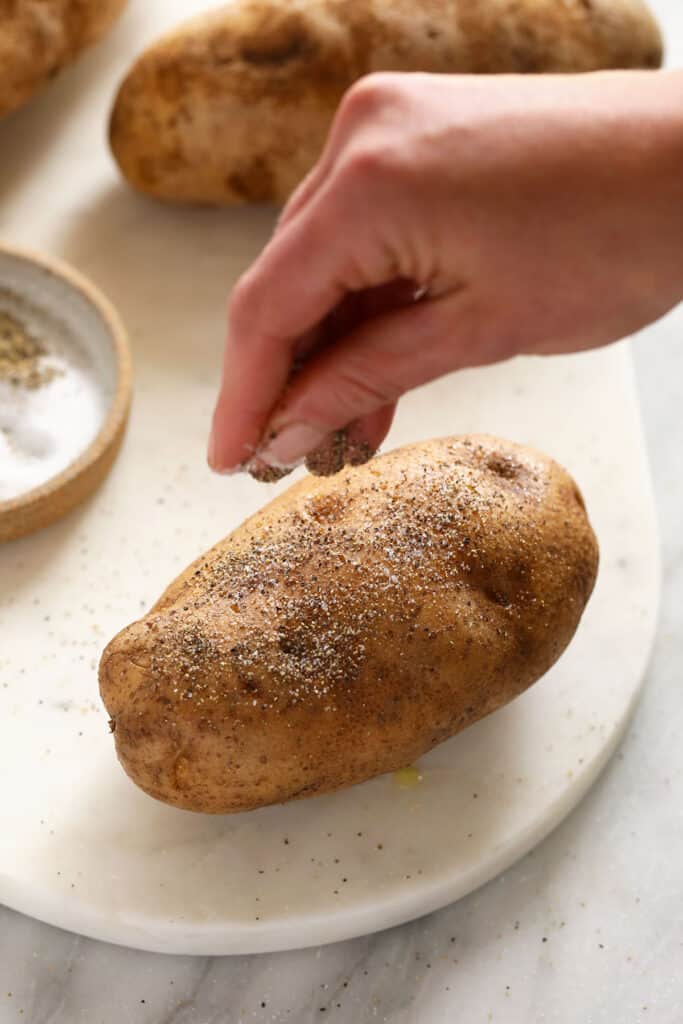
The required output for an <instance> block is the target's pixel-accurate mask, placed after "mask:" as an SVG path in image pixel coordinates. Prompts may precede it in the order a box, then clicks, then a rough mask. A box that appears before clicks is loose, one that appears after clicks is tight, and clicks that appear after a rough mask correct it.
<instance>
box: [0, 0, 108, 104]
mask: <svg viewBox="0 0 683 1024" xmlns="http://www.w3.org/2000/svg"><path fill="white" fill-rule="evenodd" d="M127 2H128V0H0V117H2V116H4V115H5V114H8V113H9V112H10V111H11V110H16V108H17V107H20V106H21V105H22V104H23V103H26V101H27V100H30V99H31V97H32V96H33V95H34V94H35V93H37V92H38V91H39V90H40V89H42V87H43V86H44V85H45V84H46V82H48V81H49V80H50V79H51V78H54V76H55V75H56V74H57V73H58V72H59V71H60V70H61V69H62V68H63V67H65V66H66V65H67V64H70V63H71V62H72V61H74V60H75V59H76V57H78V55H79V54H80V53H81V52H82V51H83V50H84V49H85V48H86V47H88V46H90V45H91V44H92V43H95V42H97V40H98V39H100V38H101V37H102V36H103V35H104V33H105V32H106V31H107V30H108V29H109V28H110V27H111V25H112V23H113V22H114V20H115V19H116V18H117V17H118V15H119V14H120V13H121V11H122V10H123V8H124V7H125V6H126V3H127Z"/></svg>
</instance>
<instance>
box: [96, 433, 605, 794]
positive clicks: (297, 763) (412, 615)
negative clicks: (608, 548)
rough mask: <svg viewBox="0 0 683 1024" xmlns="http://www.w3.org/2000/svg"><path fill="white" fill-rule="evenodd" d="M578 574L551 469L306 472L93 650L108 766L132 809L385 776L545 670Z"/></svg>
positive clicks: (584, 593)
mask: <svg viewBox="0 0 683 1024" xmlns="http://www.w3.org/2000/svg"><path fill="white" fill-rule="evenodd" d="M597 564H598V549H597V543H596V540H595V536H594V534H593V531H592V530H591V527H590V524H589V522H588V519H587V517H586V513H585V509H584V505H583V501H582V498H581V495H580V494H579V491H578V490H577V487H576V485H575V484H574V482H573V481H572V479H571V477H569V476H568V475H567V473H566V472H565V471H564V470H563V469H561V467H560V466H558V465H557V464H556V463H554V462H553V461H552V460H551V459H549V458H548V457H547V456H545V455H541V454H539V453H538V452H535V451H532V450H530V449H527V448H523V447H520V446H518V445H514V444H511V443H509V442H505V441H500V440H497V439H495V438H490V437H486V436H472V437H464V438H446V439H442V440H436V441H429V442H424V443H421V444H415V445H411V446H408V447H405V448H401V449H398V450H396V451H394V452H391V453H389V454H387V455H383V456H381V457H380V458H377V459H374V460H373V461H372V462H369V463H368V464H367V465H365V466H362V467H359V468H354V469H346V470H344V471H342V472H341V473H340V474H339V475H338V476H336V477H332V478H327V479H320V478H312V477H308V478H307V479H305V480H303V481H302V482H300V483H298V484H296V485H294V486H293V487H292V488H290V489H289V490H288V491H287V492H285V494H284V495H282V496H280V497H279V498H277V499H276V500H275V501H273V502H272V503H271V504H270V505H268V506H266V507H265V508H264V509H263V510H262V511H261V512H259V513H258V514H257V515H255V516H253V517H252V518H251V519H249V520H248V521H247V522H246V523H244V525H243V526H241V527H240V528H239V529H238V530H236V531H235V532H234V533H233V534H232V535H231V536H230V537H228V538H227V539H226V540H224V541H222V542H221V543H219V544H218V545H216V547H214V548H213V549H212V550H211V551H209V552H208V553H207V554H205V555H204V556H203V557H202V558H200V559H199V560H198V561H196V562H195V563H194V564H193V565H191V566H190V567H189V569H187V570H186V572H184V573H183V574H182V575H181V576H180V577H179V578H178V579H177V580H176V581H175V582H174V583H173V584H171V586H170V587H169V588H168V590H167V591H166V593H165V594H164V595H163V596H162V598H161V599H160V601H159V602H158V603H157V604H156V605H155V607H154V608H153V609H152V610H151V611H150V613H149V614H148V615H147V616H145V618H143V619H142V620H141V621H139V622H136V623H134V624H133V625H132V626H129V627H128V628H127V629H124V630H123V631H122V632H121V633H119V635H118V636H117V637H116V638H115V639H114V640H113V641H112V642H111V643H110V644H109V646H108V647H107V649H106V650H105V652H104V654H103V656H102V660H101V664H100V689H101V694H102V698H103V700H104V703H105V705H106V707H107V709H108V711H109V713H110V715H111V723H112V729H113V731H114V739H115V741H116V747H117V752H118V756H119V759H120V760H121V763H122V765H123V767H124V768H125V770H126V772H127V773H128V774H129V775H130V777H131V778H132V779H133V781H134V782H136V783H137V785H138V786H140V787H141V788H142V789H143V790H145V791H146V792H147V793H149V794H150V795H151V796H153V797H156V798H157V799H159V800H162V801H165V802H166V803H170V804H174V805H176V806H178V807H182V808H186V809H188V810H193V811H203V812H208V813H228V812H235V811H246V810H250V809H253V808H256V807H261V806H264V805H267V804H272V803H279V802H284V801H288V800H293V799H296V798H299V797H305V796H312V795H314V794H316V793H325V792H329V791H331V790H335V789H338V788H340V787H344V786H350V785H353V784H354V783H358V782H362V781H364V780H365V779H369V778H372V777H373V776H376V775H379V774H382V773H384V772H389V771H393V770H395V769H397V768H401V767H403V766H405V765H407V764H410V763H412V762H413V761H414V760H415V758H417V757H419V756H420V755H422V754H424V753H426V751H428V750H430V749H431V748H432V747H434V746H435V745H436V744H438V743H440V742H441V741H443V740H445V739H447V738H448V737H450V736H453V735H454V734H455V733H457V732H459V731H460V730H461V729H464V728H465V727H466V726H468V725H470V724H472V723H473V722H476V721H477V720H478V719H480V718H482V717H483V716H485V715H488V714H490V713H491V712H492V711H495V710H496V709H497V708H499V707H501V706H502V705H503V704H506V703H507V702H508V701H510V700H512V699H513V698H514V697H516V696H517V695H518V694H520V693H522V691H523V690H525V689H526V688H527V687H528V686H530V685H531V684H532V683H533V682H534V681H535V680H536V679H538V678H539V677H540V676H541V675H543V673H544V672H546V671H547V669H549V668H550V666H551V665H552V664H553V663H554V662H555V661H556V659H557V658H558V657H559V656H560V654H561V653H562V651H563V650H564V648H565V647H566V645H567V644H568V643H569V641H570V639H571V638H572V636H573V634H574V631H575V630H576V627H577V625H578V623H579V619H580V617H581V614H582V612H583V610H584V607H585V605H586V602H587V601H588V598H589V597H590V594H591V592H592V589H593V585H594V582H595V576H596V572H597Z"/></svg>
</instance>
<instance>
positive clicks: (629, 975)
mask: <svg viewBox="0 0 683 1024" xmlns="http://www.w3.org/2000/svg"><path fill="white" fill-rule="evenodd" d="M675 6H676V5H674V3H664V2H661V3H659V4H655V7H657V8H658V9H659V12H660V14H661V15H663V16H667V15H668V16H669V17H668V20H669V24H670V26H671V27H670V33H671V32H672V31H674V30H675V29H676V27H678V30H679V32H683V25H682V24H681V19H680V17H678V19H676V18H675V16H674V9H675ZM676 21H678V24H677V25H676ZM119 32H121V33H126V32H130V33H131V35H132V36H133V39H132V40H131V45H133V46H135V45H137V43H136V40H135V38H134V37H135V33H134V19H131V18H129V19H128V23H127V24H126V23H124V24H123V25H122V26H121V28H120V29H119ZM105 64H106V56H103V55H102V53H100V55H99V56H93V57H91V58H89V59H88V60H87V61H86V62H85V63H84V64H83V65H82V66H81V67H80V68H79V69H77V70H76V71H75V72H74V73H72V74H70V75H69V76H66V77H65V78H64V79H63V80H62V81H61V82H59V83H57V85H56V86H55V89H53V91H52V94H51V95H50V96H49V97H46V98H44V100H41V101H40V103H39V104H38V105H37V106H36V107H34V108H33V109H32V110H30V111H27V112H24V113H23V114H21V115H19V116H18V117H17V118H15V119H13V123H14V128H13V140H14V142H13V147H12V148H11V150H10V151H9V152H10V155H9V158H8V159H7V160H6V156H5V154H6V152H7V151H8V150H7V145H8V144H7V142H6V139H7V137H8V130H9V126H8V125H5V126H3V127H2V132H1V133H0V147H2V153H3V163H2V167H0V187H3V188H4V189H6V190H8V191H9V190H11V187H12V179H13V176H14V177H15V178H16V177H19V176H21V173H22V166H30V165H31V162H32V161H35V160H37V159H40V158H41V149H42V148H43V147H45V146H47V145H48V144H60V139H57V140H56V141H55V140H54V139H52V140H51V139H50V134H51V132H50V129H51V126H55V127H56V122H55V117H56V111H57V110H58V109H61V108H62V107H63V105H64V104H65V103H71V104H77V103H78V93H79V90H81V89H83V88H85V87H86V84H87V83H89V82H91V81H92V80H93V77H94V76H95V75H96V74H97V72H98V70H99V71H100V73H101V71H102V67H103V65H105ZM60 138H61V137H60ZM17 139H18V142H17ZM65 144H66V140H65ZM71 144H73V140H71ZM80 159H87V153H86V154H83V153H82V154H80ZM76 162H77V161H76V160H75V163H76ZM3 198H4V196H3ZM38 198H39V197H36V201H38ZM126 208H127V206H126V203H123V204H122V205H118V206H117V204H116V203H115V204H114V210H113V213H112V212H111V211H110V215H108V217H107V218H104V220H103V218H102V217H100V218H98V217H97V210H94V211H92V213H93V217H94V227H95V228H96V229H97V231H98V232H100V233H102V232H104V237H102V236H100V237H99V239H98V240H97V241H98V244H99V245H100V246H101V245H102V244H103V242H104V244H105V245H106V241H107V236H106V231H107V230H109V231H111V229H112V225H114V224H116V225H117V226H118V229H119V230H124V229H125V219H124V218H125V212H126ZM1 218H2V212H1V211H0V230H3V225H2V219H1ZM122 219H124V223H123V228H121V223H122ZM92 231H93V223H91V224H90V225H89V227H88V231H85V230H84V231H83V232H82V237H81V239H80V242H79V241H78V239H76V242H74V239H73V238H71V239H65V240H64V241H63V245H62V251H63V252H64V254H65V255H67V256H69V257H70V258H72V259H73V260H74V262H77V263H80V265H84V266H85V267H86V269H87V264H88V263H91V262H92V263H93V269H96V262H97V251H96V250H97V245H96V244H94V243H93V248H92V249H91V250H90V251H88V245H89V243H88V241H87V239H88V238H92V237H93V234H92ZM5 233H6V232H5ZM17 234H19V232H18V231H17ZM79 249H80V252H79ZM152 256H153V254H151V253H150V258H152ZM209 257H210V253H209V254H205V256H204V258H209ZM121 261H122V263H123V262H125V253H122V254H121ZM122 275H123V268H122ZM103 283H104V284H105V285H106V284H107V282H103ZM188 286H189V285H188ZM114 297H115V298H118V296H116V295H115V296H114ZM159 298H160V297H159ZM166 315H168V314H166ZM133 326H134V325H133ZM682 326H683V319H682V318H681V314H680V312H678V313H677V314H674V315H673V316H671V317H670V318H668V320H667V321H665V322H663V323H662V324H660V325H658V326H657V327H656V328H652V329H650V330H649V331H648V332H646V333H645V335H644V337H643V339H642V340H641V341H640V342H639V343H638V349H639V352H638V355H639V358H638V367H639V376H640V383H641V391H642V394H643V399H644V405H645V413H646V424H647V429H648V436H649V440H650V449H651V457H652V461H653V466H654V472H655V480H656V485H657V492H658V497H659V505H660V514H661V518H662V527H663V533H664V555H665V574H666V575H665V595H664V606H663V615H662V622H661V627H660V633H659V641H658V647H657V652H656V655H655V659H654V662H653V665H652V670H651V672H650V682H649V686H648V689H647V691H646V695H645V698H644V700H643V703H642V705H641V708H640V711H639V713H638V717H637V719H636V721H635V724H634V727H633V729H632V730H631V732H630V734H629V736H628V739H627V741H626V743H625V744H624V747H623V749H622V752H621V753H620V754H619V755H618V757H617V759H615V761H614V762H613V763H612V764H611V765H610V767H609V768H608V770H607V772H606V773H605V775H604V777H603V779H602V780H601V782H600V783H599V785H598V786H597V787H596V789H595V790H594V791H593V793H592V794H591V795H590V797H589V798H588V799H587V800H586V801H585V802H584V803H583V805H582V806H581V808H580V809H579V810H578V811H577V812H576V813H575V814H574V815H572V816H571V818H570V819H568V821H567V822H566V823H565V824H564V825H563V826H562V827H561V828H560V829H559V830H558V831H557V832H556V833H554V835H553V836H552V837H551V838H550V839H549V840H548V841H546V842H545V843H544V844H543V845H542V846H541V847H540V848H539V849H538V850H537V851H536V852H535V853H534V854H532V855H530V856H529V857H528V858H526V860H524V861H523V862H521V863H520V864H519V865H517V867H515V868H514V869H512V870H511V871H509V872H508V873H507V875H506V876H504V877H503V878H500V879H498V880H497V881H496V882H494V883H492V884H490V885H489V886H487V887H486V888H485V889H483V890H481V891H480V892H478V893H475V894H474V895H473V896H471V897H469V898H468V899H466V900H463V901H461V902H460V903H459V904H457V905H455V906H454V907H452V908H450V909H448V910H445V911H442V912H440V913H438V914H435V915H433V916H432V917H430V918H427V919H424V920H423V921H420V922H418V923H416V924H414V925H410V926H405V927H403V928H400V929H396V930H394V931H393V932H389V933H386V934H383V935H380V936H376V937H374V938H370V939H361V940H357V941H354V942H349V943H345V944H343V945H339V946H335V947H329V948H326V949H323V950H320V951H315V950H311V951H304V952H301V953H294V954H280V955H276V956H270V957H261V958H258V957H251V958H236V959H232V960H226V959H222V960H212V961H211V960H201V959H189V958H188V959H185V958H164V957H156V956H148V955H144V954H139V953H134V952H129V951H126V950H118V949H115V948H113V947H107V946H103V945H99V944H97V943H91V942H88V941H85V940H79V939H75V938H74V937H72V936H70V935H66V934H64V933H60V932H57V931H54V930H51V929H49V928H46V927H44V926H40V925H36V924H34V923H33V922H30V921H28V920H27V919H24V918H21V917H19V916H17V915H14V914H11V913H9V912H4V913H2V914H1V915H0V1020H1V1021H2V1022H3V1024H5V1020H6V1021H7V1022H14V1021H15V1020H16V1021H19V1020H29V1021H31V1022H34V1021H35V1022H42V1021H52V1022H60V1024H61V1022H62V1021H63V1022H72V1021H73V1022H76V1024H78V1022H81V1021H82V1022H88V1024H90V1022H98V1021H102V1022H106V1024H109V1021H112V1022H113V1021H116V1022H117V1024H118V1022H119V1021H134V1022H136V1024H137V1022H140V1024H147V1022H148V1021H149V1022H165V1021H174V1022H176V1024H208V1022H209V1021H212V1022H214V1021H215V1022H228V1021H230V1022H232V1021H238V1020H244V1021H247V1020H258V1021H261V1020H262V1021H287V1020H294V1021H297V1022H298V1021H309V1020H311V1021H313V1020H321V1019H329V1017H331V1018H332V1019H336V1020H348V1021H349V1022H354V1024H355V1022H363V1021H366V1020H367V1021H372V1020H377V1019H378V1020H387V1021H392V1022H397V1024H398V1022H400V1024H407V1022H410V1024H412V1022H420V1024H422V1022H426V1024H431V1022H432V1021H433V1022H435V1024H440V1022H442V1021H443V1022H446V1021H452V1020H455V1019H458V1020H463V1021H464V1022H467V1024H470V1022H475V1024H476V1022H478V1021H488V1020H499V1021H504V1022H505V1024H517V1022H518V1021H519V1022H520V1024H521V1022H525V1024H528V1022H530V1021H544V1022H545V1021H553V1022H557V1024H565V1022H567V1024H569V1022H574V1021H580V1022H584V1021H586V1022H591V1024H592V1022H602V1021H605V1022H607V1021H609V1022H610V1024H621V1022H622V1021H623V1022H624V1024H626V1022H628V1024H631V1022H634V1021H650V1020H654V1021H656V1022H657V1024H674V1022H676V1024H678V1022H679V1021H680V1020H681V1017H682V1016H683V979H682V977H681V967H680V965H681V960H682V958H683V931H682V926H681V914H680V908H681V902H682V899H683V897H682V891H683V869H682V868H681V864H683V827H682V825H681V813H680V807H681V800H682V797H683V783H682V780H681V776H682V769H683V753H682V752H681V749H682V748H681V744H680V741H679V734H680V731H681V726H682V725H683V710H682V704H683V698H682V697H681V692H680V690H681V688H680V677H681V670H682V668H683V650H682V647H683V645H682V642H681V637H680V635H679V633H680V612H679V608H680V604H681V600H683V578H682V575H683V549H682V548H681V546H680V545H681V542H680V537H679V532H678V523H679V520H680V510H681V508H683V488H682V487H681V482H680V478H679V475H678V474H679V471H680V461H681V460H680V450H681V442H683V430H682V428H681V424H680V416H679V404H680V383H679V382H680V380H681V379H683V351H682V349H683V342H682V339H681V337H680V335H681V327H682ZM159 344H163V339H161V338H160V340H159ZM10 784H11V782H10ZM544 939H545V940H546V941H545V942H544V941H543V940H544ZM452 940H454V941H452ZM10 992H11V993H12V994H11V995H7V993H10ZM143 1000H144V1002H143ZM264 1002H265V1003H266V1006H265V1007H263V1006H262V1005H261V1004H262V1003H264ZM337 1003H339V1004H341V1005H340V1007H339V1008H338V1007H337ZM321 1007H325V1011H324V1013H321ZM22 1011H23V1012H22ZM327 1015H329V1017H328V1016H327Z"/></svg>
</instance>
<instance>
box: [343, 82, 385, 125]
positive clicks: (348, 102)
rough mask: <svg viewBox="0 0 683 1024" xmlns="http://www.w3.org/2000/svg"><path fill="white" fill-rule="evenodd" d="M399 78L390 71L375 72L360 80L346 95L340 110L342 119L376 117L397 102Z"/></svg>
mask: <svg viewBox="0 0 683 1024" xmlns="http://www.w3.org/2000/svg"><path fill="white" fill-rule="evenodd" d="M398 88H399V86H398V76H397V75H396V74H392V73H391V72H388V71H375V72H373V73H372V74H369V75H365V77H364V78H359V79H358V81H357V82H355V83H354V84H353V85H352V86H351V88H350V89H349V90H348V92H347V93H346V95H345V97H344V99H343V101H342V105H341V108H340V116H341V117H349V118H351V119H352V120H357V119H364V118H366V117H373V116H375V115H376V114H377V113H378V112H379V111H380V110H382V109H384V108H386V107H387V106H388V105H389V104H391V103H393V102H394V101H395V98H396V96H397V93H398Z"/></svg>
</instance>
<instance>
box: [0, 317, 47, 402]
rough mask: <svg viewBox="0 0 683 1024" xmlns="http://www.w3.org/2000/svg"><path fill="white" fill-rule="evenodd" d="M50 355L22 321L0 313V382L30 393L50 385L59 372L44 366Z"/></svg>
mask: <svg viewBox="0 0 683 1024" xmlns="http://www.w3.org/2000/svg"><path fill="white" fill-rule="evenodd" d="M46 355H47V350H46V348H45V346H44V345H42V344H41V343H40V342H39V341H37V340H36V339H35V338H34V337H32V336H31V335H30V334H29V333H28V331H27V330H26V328H25V327H24V325H23V324H22V323H20V322H19V320H16V319H15V318H14V317H13V316H10V314H9V313H3V312H1V311H0V380H6V381H8V382H9V383H10V384H12V385H13V386H14V387H21V388H26V389H27V390H29V391H35V390H36V389H37V388H41V387H43V386H44V385H45V384H49V383H50V381H51V380H54V378H55V377H56V376H57V374H58V371H57V370H56V369H55V368H54V367H52V366H41V365H40V361H41V359H42V358H43V357H44V356H46Z"/></svg>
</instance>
